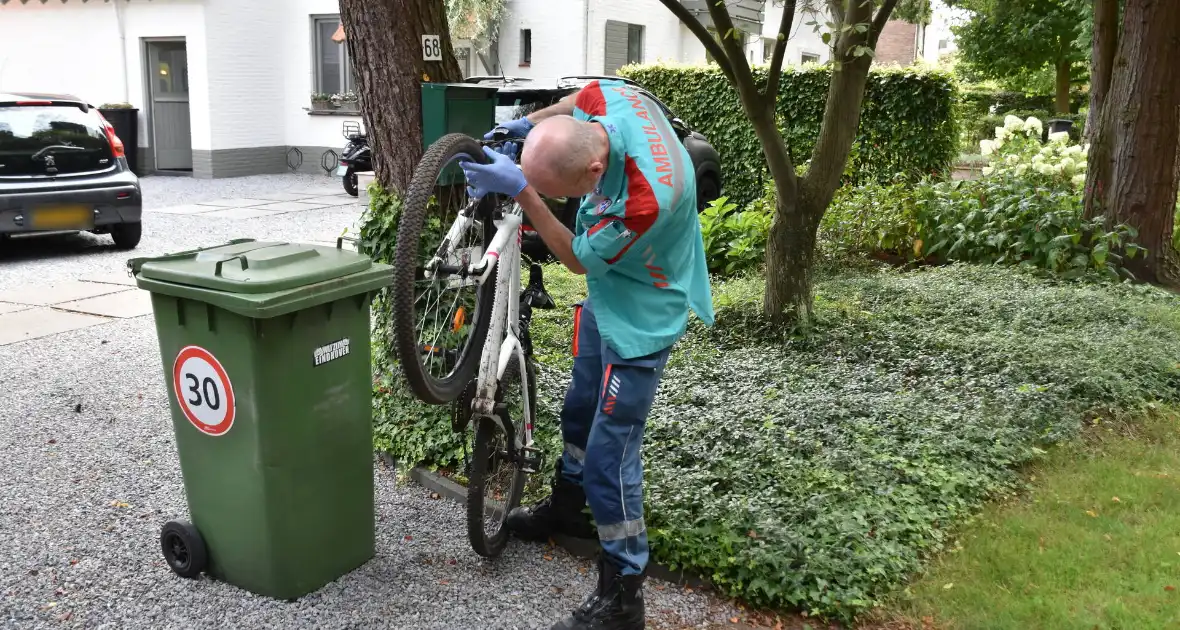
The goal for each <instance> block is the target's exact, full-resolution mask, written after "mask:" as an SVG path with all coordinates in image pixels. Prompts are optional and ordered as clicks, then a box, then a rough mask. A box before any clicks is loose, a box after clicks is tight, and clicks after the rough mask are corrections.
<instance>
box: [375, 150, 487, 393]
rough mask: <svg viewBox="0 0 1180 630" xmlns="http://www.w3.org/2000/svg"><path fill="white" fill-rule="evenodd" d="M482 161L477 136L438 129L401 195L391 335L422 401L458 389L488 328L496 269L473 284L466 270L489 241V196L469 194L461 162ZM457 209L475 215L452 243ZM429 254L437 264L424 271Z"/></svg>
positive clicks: (473, 364)
mask: <svg viewBox="0 0 1180 630" xmlns="http://www.w3.org/2000/svg"><path fill="white" fill-rule="evenodd" d="M463 161H472V162H478V163H481V164H482V163H485V162H486V161H487V158H486V157H485V156H484V153H483V150H482V148H481V147H480V145H479V143H478V142H476V141H475V140H473V139H471V138H470V137H468V136H466V135H463V134H449V135H446V136H443V137H442V138H440V139H439V140H438V141H436V142H435V143H434V144H432V145H430V148H428V149H427V150H426V154H425V155H423V156H422V159H421V160H420V161H419V162H418V166H417V168H415V170H414V177H413V178H412V179H411V181H410V187H409V191H408V193H407V194H406V197H405V199H404V201H403V207H402V214H401V217H400V219H399V224H398V230H397V245H396V247H395V250H394V278H393V296H394V304H393V323H394V340H395V343H396V347H397V354H398V359H399V362H400V363H401V367H402V373H403V374H405V377H406V380H407V381H408V382H409V386H410V390H411V391H413V392H414V395H415V396H417V397H418V398H419V399H420V400H422V401H424V402H427V403H431V404H436V405H441V404H446V403H449V402H452V401H453V400H455V399H456V398H457V397H458V396H459V394H460V393H461V392H462V391H463V388H464V387H465V386H466V384H467V383H468V381H470V380H471V379H472V377H473V376H474V374H475V370H476V368H478V367H479V357H480V351H481V349H482V348H483V342H484V339H485V338H486V337H487V334H488V324H489V320H490V319H491V311H492V300H493V298H494V296H495V282H494V280H495V277H496V276H495V274H493V275H491V276H490V277H489V279H488V281H487V282H484V283H482V284H481V283H479V282H478V279H477V278H476V277H474V276H470V275H468V274H467V267H468V265H469V264H472V263H478V262H479V259H480V257H482V256H483V252H484V251H486V250H487V246H488V244H489V243H491V240H492V236H493V235H494V234H495V226H494V225H493V223H492V220H491V209H492V200H491V199H486V200H484V201H478V200H474V199H471V198H470V197H468V195H467V182H466V180H465V179H464V177H463V171H462V169H461V168H459V163H460V162H463ZM459 213H465V214H470V215H471V216H472V217H473V219H474V220H473V221H472V222H471V225H470V226H469V227H468V228H467V230H466V231H465V232H464V233H463V234H461V235H460V237H459V238H458V239H455V242H450V241H448V240H447V238H446V236H447V231H448V230H449V229H450V227H451V225H452V224H453V223H454V221H455V219H456V218H457V217H458V216H459ZM435 256H438V257H439V258H441V259H442V261H443V263H444V264H443V265H441V266H440V267H447V268H450V269H451V270H452V271H438V270H437V269H436V270H434V273H433V274H432V275H429V276H428V274H427V268H426V265H427V263H429V262H430V261H431V260H432V259H433V258H434V257H435Z"/></svg>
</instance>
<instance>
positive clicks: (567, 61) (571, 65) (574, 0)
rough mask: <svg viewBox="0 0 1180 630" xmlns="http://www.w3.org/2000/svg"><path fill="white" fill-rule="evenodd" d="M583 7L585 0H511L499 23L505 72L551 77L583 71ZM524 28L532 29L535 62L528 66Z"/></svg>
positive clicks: (502, 67)
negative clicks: (523, 60) (524, 56)
mask: <svg viewBox="0 0 1180 630" xmlns="http://www.w3.org/2000/svg"><path fill="white" fill-rule="evenodd" d="M589 1H590V3H591V4H592V5H593V4H596V2H595V0H589ZM584 7H585V4H584V0H508V2H506V3H505V15H504V19H503V21H502V22H501V23H500V67H501V69H502V70H503V74H505V75H509V76H519V77H539V78H548V79H553V78H557V77H560V76H568V75H571V74H583V73H584V72H585V71H586V69H585V68H584V67H583V62H582V47H583V44H584V41H585V39H584V37H583V34H584V33H583V29H582V25H583V24H585V22H584V21H583V16H584V15H585V8H584ZM522 29H530V30H531V31H532V63H531V64H530V65H528V66H525V65H522V64H521V57H520V49H521V45H520V44H521V42H520V32H521V30H522ZM600 45H601V44H600Z"/></svg>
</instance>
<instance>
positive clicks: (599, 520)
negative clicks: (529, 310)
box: [463, 80, 713, 630]
mask: <svg viewBox="0 0 1180 630" xmlns="http://www.w3.org/2000/svg"><path fill="white" fill-rule="evenodd" d="M505 127H506V128H507V129H508V130H509V131H510V132H511V133H512V134H513V135H515V136H516V137H524V136H527V137H528V141H527V143H526V144H525V148H524V151H523V153H522V154H521V166H520V168H517V166H516V165H515V163H514V162H513V160H512V158H511V157H509V155H505V154H501V153H497V152H495V151H491V150H490V149H485V151H486V152H487V153H488V156H489V158H490V159H491V161H492V163H491V164H488V165H479V164H474V163H470V162H467V163H464V166H463V168H464V171H465V172H466V174H467V180H468V184H469V186H470V189H471V192H472V194H473V195H474V196H483V195H485V194H488V193H499V194H504V195H510V196H512V197H514V198H515V199H516V200H517V202H518V203H519V204H520V205H521V207H522V208H523V209H524V212H525V214H526V215H527V216H528V219H529V221H530V223H531V224H532V226H533V228H534V229H535V230H536V231H537V232H538V233H539V234H540V236H541V238H542V239H543V240H544V241H545V244H546V245H547V246H548V247H549V249H550V251H551V252H553V254H554V255H555V256H556V257H557V258H558V259H559V260H560V261H561V262H562V263H563V264H564V265H565V266H566V267H568V268H569V269H570V270H571V271H573V272H574V273H577V274H584V275H585V276H586V286H587V292H588V298H587V299H586V300H585V301H584V302H582V303H580V304H578V305H577V306H575V311H574V332H573V344H572V346H573V348H572V352H573V355H574V369H573V377H572V379H571V382H570V386H569V389H568V391H567V392H566V397H565V404H564V405H563V407H562V413H561V432H562V437H563V439H564V441H565V451H564V452H563V454H562V457H561V459H560V460H558V462H557V474H556V477H555V480H554V487H553V493H552V494H551V495H550V496H549V497H547V498H546V499H544V500H543V501H541V502H540V503H538V504H536V505H534V506H532V507H531V508H518V509H517V510H514V511H513V512H512V514H510V515H509V518H508V525H509V527H510V528H511V529H512V531H513V532H515V533H516V534H517V535H518V536H520V537H522V538H526V539H530V540H545V539H547V538H548V537H549V536H550V535H551V534H553V533H558V532H561V533H566V534H571V535H576V536H578V535H580V536H584V535H586V534H587V533H588V531H589V523H587V522H586V520H585V517H584V516H583V514H582V508H583V507H584V506H585V505H586V504H587V503H589V505H590V511H591V513H592V514H593V516H594V521H595V523H596V524H597V528H598V538H599V541H600V542H601V544H602V550H603V554H602V557H601V558H600V559H599V580H598V588H596V589H595V590H594V592H593V593H592V594H591V596H590V597H589V598H588V599H587V600H586V602H585V603H584V604H583V605H582V607H581V608H579V609H578V610H577V611H576V612H575V613H574V614H573V616H571V617H569V618H567V619H565V620H564V621H561V622H559V623H558V624H557V625H555V626H554V628H555V629H567V630H568V629H575V628H578V629H589V628H596V629H603V630H610V629H620V630H622V629H627V630H630V629H632V628H643V627H644V610H643V597H642V585H643V578H644V574H645V571H646V567H647V560H648V545H647V533H646V527H645V526H644V521H643V485H642V484H643V465H642V460H641V456H640V454H641V447H642V443H643V429H644V424H645V422H646V419H647V414H648V411H649V410H650V409H651V404H652V400H653V398H654V397H655V394H656V389H657V387H658V385H659V381H660V377H661V375H662V374H663V370H664V365H665V364H666V363H667V361H668V355H669V353H670V351H671V348H672V345H673V344H674V343H675V342H676V341H677V340H678V339H680V337H681V336H683V335H684V331H685V328H686V327H687V325H688V316H689V311H690V310H692V311H693V312H695V313H696V314H697V316H698V317H699V318H700V319H701V320H702V321H704V322H705V323H706V324H709V325H711V324H712V323H713V307H712V297H711V295H710V291H709V274H708V269H707V268H706V265H705V255H704V244H703V242H702V239H701V226H700V221H699V219H698V217H697V208H696V179H695V174H694V170H693V166H692V160H691V159H690V158H689V155H688V152H687V151H686V150H685V149H684V147H683V145H681V143H680V141H679V139H678V138H677V136H676V135H675V132H674V131H673V129H672V125H671V123H670V122H669V121H668V119H667V118H666V117H665V116H664V114H663V112H662V110H661V109H660V108H659V106H658V105H656V103H655V102H653V101H652V100H651V99H650V98H648V97H646V96H645V95H643V94H641V93H640V92H637V91H635V90H634V89H632V88H631V87H630V86H628V85H627V84H625V83H623V82H621V81H606V80H603V81H594V82H592V83H590V84H588V85H587V86H585V87H584V88H582V89H581V90H580V91H579V92H578V93H577V94H575V95H571V97H569V98H567V99H566V100H564V101H562V102H561V103H559V104H557V105H554V106H553V107H550V108H547V109H544V110H541V111H538V112H535V113H533V114H531V115H530V116H528V117H526V118H521V119H518V120H514V121H512V122H510V123H508V124H507V125H505ZM512 151H513V149H511V148H510V149H507V152H508V153H509V154H511V152H512ZM541 195H544V196H546V197H551V198H552V197H584V199H583V201H582V205H581V208H580V209H579V210H578V216H577V219H576V225H575V232H574V233H571V232H570V231H569V230H568V229H567V228H566V227H565V226H564V225H562V224H561V222H560V221H558V220H557V218H556V217H554V216H553V215H552V213H550V211H549V208H548V206H547V205H546V204H545V203H544V202H543V201H542V199H541Z"/></svg>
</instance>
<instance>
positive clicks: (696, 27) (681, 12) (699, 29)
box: [660, 0, 745, 85]
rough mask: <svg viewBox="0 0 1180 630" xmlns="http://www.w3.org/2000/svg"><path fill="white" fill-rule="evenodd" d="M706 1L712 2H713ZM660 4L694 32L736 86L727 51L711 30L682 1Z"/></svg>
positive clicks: (665, 1)
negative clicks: (714, 37)
mask: <svg viewBox="0 0 1180 630" xmlns="http://www.w3.org/2000/svg"><path fill="white" fill-rule="evenodd" d="M705 1H706V2H711V1H712V0H705ZM660 4H662V5H664V6H665V7H667V9H668V10H669V11H671V12H672V15H675V16H676V19H678V20H680V23H681V24H684V25H685V26H687V27H688V30H690V31H692V34H693V35H696V36H697V39H699V40H700V41H701V43H702V44H704V46H705V50H707V51H709V54H710V55H713V60H714V61H716V62H717V65H718V66H720V67H721V72H722V73H723V74H724V75H725V77H726V78H727V79H729V80H730V82H731V83H734V84H735V85H736V84H737V78H736V75H735V74H734V72H733V66H732V65H731V64H730V63H729V59H728V58H727V57H726V55H725V51H724V50H722V49H721V46H720V45H719V44H718V43H717V40H715V39H713V36H712V35H710V34H709V29H707V28H705V26H704V25H703V24H701V21H700V20H698V19H696V17H695V16H693V14H692V13H689V11H688V9H686V8H685V7H684V5H683V4H681V3H680V0H660ZM742 58H743V59H744V58H745V57H744V56H743V57H742Z"/></svg>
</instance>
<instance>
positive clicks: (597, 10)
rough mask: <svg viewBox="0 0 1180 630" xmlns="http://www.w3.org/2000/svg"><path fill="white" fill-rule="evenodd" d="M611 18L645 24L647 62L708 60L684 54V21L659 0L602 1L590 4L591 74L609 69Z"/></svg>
mask: <svg viewBox="0 0 1180 630" xmlns="http://www.w3.org/2000/svg"><path fill="white" fill-rule="evenodd" d="M608 20H611V21H615V22H625V23H627V24H641V25H643V62H644V63H655V62H657V61H682V62H694V61H704V58H703V57H702V58H700V59H692V58H685V57H684V55H683V54H682V51H681V39H682V38H681V24H680V20H678V19H676V16H674V15H672V12H671V11H669V10H668V9H667V8H666V7H664V5H662V4H660V3H659V0H598V1H597V2H592V3H591V5H590V51H589V52H590V54H589V55H588V57H589V66H590V69H589V70H590V72H589V74H602V73H603V72H604V70H605V67H604V64H605V59H606V23H607V21H608ZM703 48H704V47H703V46H702V47H701V49H702V51H703ZM690 52H691V51H690Z"/></svg>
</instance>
